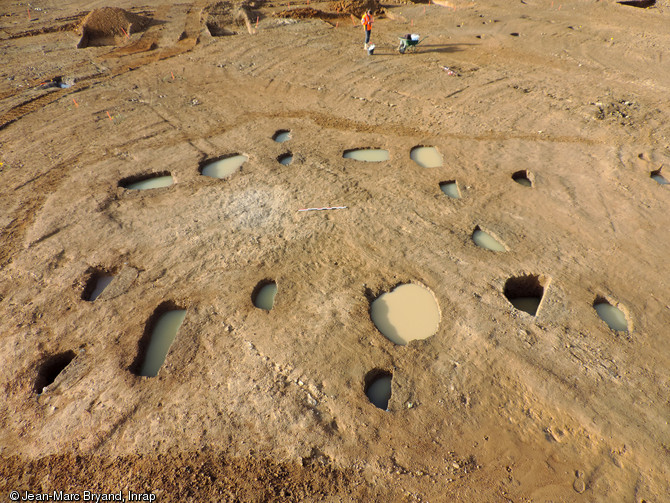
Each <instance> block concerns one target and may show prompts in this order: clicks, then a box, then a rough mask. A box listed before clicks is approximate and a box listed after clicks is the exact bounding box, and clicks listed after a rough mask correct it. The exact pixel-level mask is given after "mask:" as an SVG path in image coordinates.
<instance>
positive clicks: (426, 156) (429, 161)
mask: <svg viewBox="0 0 670 503" xmlns="http://www.w3.org/2000/svg"><path fill="white" fill-rule="evenodd" d="M409 158H410V159H412V160H413V161H414V162H415V163H417V164H418V165H419V166H421V167H422V168H439V167H440V166H442V162H443V160H442V154H440V152H439V151H438V150H437V149H436V148H435V147H424V146H422V145H418V146H416V147H414V148H413V149H412V150H410V151H409Z"/></svg>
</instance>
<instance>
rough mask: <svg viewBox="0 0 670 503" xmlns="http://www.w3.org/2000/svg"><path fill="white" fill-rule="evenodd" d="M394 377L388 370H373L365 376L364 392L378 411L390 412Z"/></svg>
mask: <svg viewBox="0 0 670 503" xmlns="http://www.w3.org/2000/svg"><path fill="white" fill-rule="evenodd" d="M392 379H393V375H392V374H391V372H389V371H387V370H381V369H375V370H371V371H370V372H368V373H367V375H366V376H365V380H364V382H363V391H364V392H365V396H367V397H368V400H370V403H371V404H373V405H374V406H375V407H377V408H378V409H382V410H388V408H389V400H390V399H391V387H392V386H391V385H392Z"/></svg>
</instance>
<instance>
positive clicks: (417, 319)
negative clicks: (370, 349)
mask: <svg viewBox="0 0 670 503" xmlns="http://www.w3.org/2000/svg"><path fill="white" fill-rule="evenodd" d="M370 317H371V318H372V322H373V323H374V325H375V327H377V329H378V330H379V331H380V332H381V333H382V335H383V336H384V337H386V338H387V339H388V340H390V341H391V342H393V343H394V344H398V345H400V346H405V345H406V344H408V343H409V342H411V341H414V340H420V339H426V338H428V337H430V336H432V335H434V334H435V333H436V332H437V328H438V326H439V324H440V309H439V306H438V304H437V299H436V298H435V295H434V294H433V292H431V291H430V290H429V289H428V288H426V287H425V286H422V285H418V284H416V283H405V284H400V285H398V286H397V287H395V288H394V289H393V290H392V291H391V292H387V293H383V294H381V295H380V296H379V297H377V298H376V299H375V300H374V301H372V303H371V304H370Z"/></svg>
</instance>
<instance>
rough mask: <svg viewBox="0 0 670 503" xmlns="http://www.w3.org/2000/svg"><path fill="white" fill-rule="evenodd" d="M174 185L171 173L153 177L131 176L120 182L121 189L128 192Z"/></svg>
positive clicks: (155, 174) (157, 174)
mask: <svg viewBox="0 0 670 503" xmlns="http://www.w3.org/2000/svg"><path fill="white" fill-rule="evenodd" d="M173 183H174V179H173V178H172V175H171V174H170V173H167V172H164V173H154V174H151V175H140V176H131V177H128V178H124V179H123V180H121V181H120V182H119V187H123V188H124V189H128V190H149V189H160V188H162V187H169V186H170V185H172V184H173Z"/></svg>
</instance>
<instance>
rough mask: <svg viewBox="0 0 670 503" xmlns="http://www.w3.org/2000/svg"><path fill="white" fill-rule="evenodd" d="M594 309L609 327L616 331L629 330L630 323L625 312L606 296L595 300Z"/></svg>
mask: <svg viewBox="0 0 670 503" xmlns="http://www.w3.org/2000/svg"><path fill="white" fill-rule="evenodd" d="M593 309H595V310H596V313H597V314H598V316H599V317H600V319H601V320H603V321H604V322H605V323H606V324H607V326H608V327H609V328H611V329H612V330H614V331H615V332H628V331H629V330H630V329H629V323H628V320H627V319H626V315H625V314H624V312H623V311H622V310H621V309H619V308H618V307H617V306H614V305H612V304H611V303H610V301H608V300H607V299H606V298H604V297H600V296H599V297H596V300H595V301H594V302H593Z"/></svg>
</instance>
